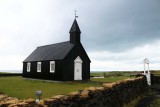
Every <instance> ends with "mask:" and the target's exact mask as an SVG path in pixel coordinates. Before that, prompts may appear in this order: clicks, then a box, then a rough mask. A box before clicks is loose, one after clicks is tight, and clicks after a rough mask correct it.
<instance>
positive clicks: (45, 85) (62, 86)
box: [0, 76, 127, 99]
mask: <svg viewBox="0 0 160 107" xmlns="http://www.w3.org/2000/svg"><path fill="white" fill-rule="evenodd" d="M126 78H127V77H116V78H113V77H110V78H91V80H90V81H85V82H45V81H37V80H28V79H23V78H22V77H20V76H12V77H0V93H4V94H7V95H9V96H11V97H17V98H19V99H28V98H34V99H35V98H36V94H35V93H36V91H37V90H41V91H42V94H43V95H42V98H49V97H53V96H55V95H59V94H68V93H70V92H74V91H79V90H82V89H84V88H86V87H90V86H100V85H102V83H104V82H115V81H118V80H123V79H126Z"/></svg>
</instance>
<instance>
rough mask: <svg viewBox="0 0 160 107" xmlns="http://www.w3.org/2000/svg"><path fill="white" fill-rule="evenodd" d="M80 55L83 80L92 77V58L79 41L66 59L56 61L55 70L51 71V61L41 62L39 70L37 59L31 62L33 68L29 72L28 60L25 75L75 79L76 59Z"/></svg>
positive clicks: (39, 77) (49, 78)
mask: <svg viewBox="0 0 160 107" xmlns="http://www.w3.org/2000/svg"><path fill="white" fill-rule="evenodd" d="M77 56H80V58H81V59H82V61H83V63H82V80H88V79H90V59H89V58H88V56H87V54H86V52H85V50H84V48H83V46H82V45H81V43H77V44H76V45H75V46H74V48H73V49H72V50H71V51H70V52H69V54H68V55H67V56H66V57H65V59H64V60H57V61H55V72H54V73H50V61H38V62H41V72H37V61H35V62H30V63H31V70H30V72H27V62H24V64H23V77H27V78H37V79H48V80H58V81H73V80H74V60H75V59H76V58H77Z"/></svg>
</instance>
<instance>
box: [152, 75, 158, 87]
mask: <svg viewBox="0 0 160 107" xmlns="http://www.w3.org/2000/svg"><path fill="white" fill-rule="evenodd" d="M151 84H152V85H153V84H160V76H155V75H153V74H151Z"/></svg>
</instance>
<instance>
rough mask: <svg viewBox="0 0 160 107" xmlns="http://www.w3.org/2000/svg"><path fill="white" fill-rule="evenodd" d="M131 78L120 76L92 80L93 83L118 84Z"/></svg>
mask: <svg viewBox="0 0 160 107" xmlns="http://www.w3.org/2000/svg"><path fill="white" fill-rule="evenodd" d="M127 78H129V77H127V76H120V77H109V78H91V81H96V82H116V81H120V80H124V79H127Z"/></svg>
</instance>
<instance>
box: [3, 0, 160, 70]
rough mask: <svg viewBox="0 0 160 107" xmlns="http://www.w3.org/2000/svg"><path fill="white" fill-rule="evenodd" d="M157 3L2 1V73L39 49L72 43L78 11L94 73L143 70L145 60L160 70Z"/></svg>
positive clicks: (19, 65) (18, 66)
mask: <svg viewBox="0 0 160 107" xmlns="http://www.w3.org/2000/svg"><path fill="white" fill-rule="evenodd" d="M159 4H160V1H159V0H152V1H151V0H141V1H139V0H129V1H126V0H101V1H97V0H87V1H86V0H81V1H77V0H76V1H75V0H70V1H66V0H54V1H53V0H47V1H46V0H27V1H22V0H14V1H13V0H3V1H0V16H1V17H0V58H1V61H0V69H6V70H7V69H11V70H12V69H22V62H23V60H24V59H25V58H26V57H27V56H28V55H29V54H30V53H31V52H32V51H33V50H34V49H36V47H37V46H42V45H48V44H53V43H57V42H62V41H68V40H69V30H70V27H71V25H72V23H73V20H74V10H75V9H76V10H77V11H78V12H77V15H78V16H79V18H78V19H77V20H78V24H79V27H80V29H81V32H82V34H81V40H82V44H83V45H84V48H85V49H86V51H87V52H88V53H89V56H90V57H91V61H92V65H91V70H127V69H128V70H130V69H133V70H134V69H135V70H136V69H141V66H140V65H139V64H140V63H141V60H143V58H145V57H148V58H149V59H151V62H152V63H154V67H153V68H154V69H158V68H159V67H158V65H157V64H159V60H160V59H159V56H158V54H159V51H158V50H159V45H160V44H159V40H160V36H159V35H160V30H159V28H160V14H159V10H160V6H159ZM148 50H151V51H148ZM102 53H103V54H102ZM146 53H149V54H148V56H147V55H146ZM95 56H96V57H95ZM13 63H14V64H13ZM134 66H136V68H135V67H134Z"/></svg>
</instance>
